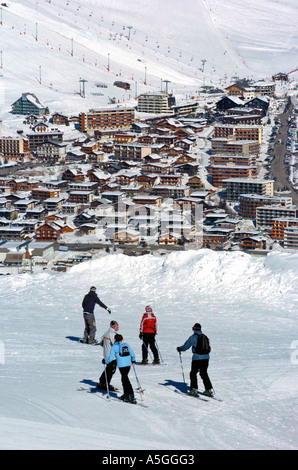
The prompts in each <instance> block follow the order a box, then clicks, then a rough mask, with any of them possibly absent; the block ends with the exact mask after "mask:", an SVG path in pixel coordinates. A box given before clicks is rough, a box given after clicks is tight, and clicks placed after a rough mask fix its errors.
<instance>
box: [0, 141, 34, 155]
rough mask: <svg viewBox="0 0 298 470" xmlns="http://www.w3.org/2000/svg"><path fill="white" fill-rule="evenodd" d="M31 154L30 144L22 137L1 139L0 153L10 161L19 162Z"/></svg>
mask: <svg viewBox="0 0 298 470" xmlns="http://www.w3.org/2000/svg"><path fill="white" fill-rule="evenodd" d="M27 152H29V142H28V140H27V139H23V138H22V137H0V153H1V154H2V155H3V157H4V158H8V159H9V160H19V159H20V158H22V157H23V156H24V155H25V154H26V153H27Z"/></svg>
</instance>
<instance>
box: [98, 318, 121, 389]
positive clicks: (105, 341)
mask: <svg viewBox="0 0 298 470" xmlns="http://www.w3.org/2000/svg"><path fill="white" fill-rule="evenodd" d="M118 330H119V324H118V323H117V322H116V321H114V320H112V321H111V322H110V327H109V329H108V330H107V331H106V332H105V333H104V334H103V335H102V337H101V340H100V342H99V344H100V345H101V346H102V347H103V357H104V359H107V358H108V357H109V355H110V351H111V347H112V346H113V344H114V342H115V334H116V333H117V331H118ZM116 369H117V361H116V359H114V360H113V361H112V362H110V363H109V364H108V365H107V366H106V368H105V370H104V372H103V373H102V374H101V376H100V379H99V383H98V385H97V388H98V389H99V390H107V387H109V390H111V391H114V390H116V388H115V387H113V385H111V384H110V382H111V380H112V377H113V375H114V374H115V372H116Z"/></svg>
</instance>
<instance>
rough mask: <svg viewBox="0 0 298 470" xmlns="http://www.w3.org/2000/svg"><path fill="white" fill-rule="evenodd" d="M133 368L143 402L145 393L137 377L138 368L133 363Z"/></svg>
mask: <svg viewBox="0 0 298 470" xmlns="http://www.w3.org/2000/svg"><path fill="white" fill-rule="evenodd" d="M132 368H133V370H134V373H135V377H136V381H137V386H138V388H137V390H138V391H139V392H140V395H141V399H142V400H143V392H142V387H141V384H140V381H139V379H138V376H137V373H136V368H135V365H134V363H133V362H132Z"/></svg>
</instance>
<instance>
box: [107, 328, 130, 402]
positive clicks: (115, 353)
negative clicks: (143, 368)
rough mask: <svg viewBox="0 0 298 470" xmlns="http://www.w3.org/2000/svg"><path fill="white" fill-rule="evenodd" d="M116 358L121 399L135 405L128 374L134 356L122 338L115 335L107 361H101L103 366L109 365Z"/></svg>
mask: <svg viewBox="0 0 298 470" xmlns="http://www.w3.org/2000/svg"><path fill="white" fill-rule="evenodd" d="M115 358H116V361H117V366H118V369H119V371H120V374H121V382H122V386H123V395H122V397H121V399H122V400H123V401H126V402H130V403H136V399H135V396H134V391H133V388H132V385H131V383H130V380H129V378H128V374H129V371H130V368H131V365H132V364H133V363H134V362H135V354H134V352H133V350H132V349H131V347H130V346H129V344H128V343H124V342H123V336H122V335H119V334H116V335H115V343H114V344H113V346H112V347H111V351H110V355H109V357H108V358H107V359H103V360H102V362H103V364H109V363H110V362H112V361H113V360H114V359H115Z"/></svg>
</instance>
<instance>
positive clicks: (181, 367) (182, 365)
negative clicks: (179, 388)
mask: <svg viewBox="0 0 298 470" xmlns="http://www.w3.org/2000/svg"><path fill="white" fill-rule="evenodd" d="M179 357H180V365H181V370H182V377H183V382H184V387H185V392H186V393H187V385H186V382H185V377H184V370H183V364H182V357H181V351H179Z"/></svg>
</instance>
